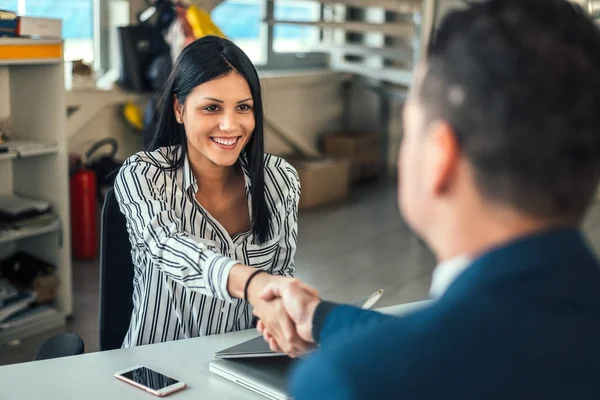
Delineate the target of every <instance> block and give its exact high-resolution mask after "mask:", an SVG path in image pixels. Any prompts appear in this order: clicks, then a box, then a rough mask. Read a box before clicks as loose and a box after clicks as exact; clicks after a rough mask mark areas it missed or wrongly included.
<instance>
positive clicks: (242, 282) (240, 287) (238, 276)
mask: <svg viewBox="0 0 600 400" xmlns="http://www.w3.org/2000/svg"><path fill="white" fill-rule="evenodd" d="M254 273H256V268H252V267H249V266H247V265H243V264H236V265H234V266H233V268H232V269H231V271H230V272H229V277H228V279H227V291H228V292H229V295H230V296H231V297H235V298H238V299H244V290H245V289H247V292H248V293H247V294H248V298H247V299H245V300H246V301H249V302H250V303H252V301H253V300H254V298H256V295H258V292H259V291H260V290H262V288H263V287H265V286H266V284H267V283H268V281H269V278H270V275H269V274H267V273H266V272H264V273H262V274H258V275H256V276H254V277H252V280H251V281H250V282H248V279H250V277H251V276H252V274H254ZM248 283H249V284H248ZM247 284H248V285H247ZM246 285H247V286H248V287H246Z"/></svg>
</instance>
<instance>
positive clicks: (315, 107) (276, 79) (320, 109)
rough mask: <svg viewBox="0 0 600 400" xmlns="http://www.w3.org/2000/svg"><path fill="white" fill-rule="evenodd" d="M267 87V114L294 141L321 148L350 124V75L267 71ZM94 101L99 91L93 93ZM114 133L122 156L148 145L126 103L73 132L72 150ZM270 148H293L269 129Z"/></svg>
mask: <svg viewBox="0 0 600 400" xmlns="http://www.w3.org/2000/svg"><path fill="white" fill-rule="evenodd" d="M261 75H262V76H263V77H262V80H261V82H262V86H263V96H264V104H265V114H266V117H267V119H268V120H271V121H273V122H274V125H277V126H281V127H285V131H286V133H287V134H288V136H291V137H292V140H294V141H296V142H298V143H301V144H302V145H304V146H308V147H311V148H313V149H317V140H318V137H319V135H321V134H322V133H324V132H328V131H334V130H339V129H342V128H343V127H344V118H345V115H346V114H345V108H344V107H345V104H346V103H345V101H344V91H343V85H344V82H346V81H347V79H348V77H347V75H345V74H341V73H335V72H325V71H322V72H304V73H302V72H296V73H293V74H291V73H290V72H287V73H267V72H265V73H263V74H261ZM90 99H91V101H93V96H91V97H90ZM105 137H113V138H116V139H117V140H118V142H119V152H118V154H117V156H118V157H119V158H121V159H123V158H125V157H127V156H129V155H131V154H134V153H135V152H136V151H139V150H140V149H141V148H142V138H141V136H140V135H139V133H138V132H136V131H135V130H134V129H133V128H131V127H130V126H128V125H127V124H126V122H125V121H124V120H123V117H122V115H121V109H120V107H115V106H112V107H107V108H105V109H104V110H102V111H101V112H99V113H98V114H97V115H96V116H95V117H94V118H92V119H91V120H90V121H89V123H87V125H86V126H84V127H83V128H82V129H80V130H79V132H77V133H76V134H75V135H73V136H72V137H71V139H70V141H69V149H70V151H72V152H75V153H80V154H81V153H83V152H85V151H86V150H87V149H88V148H89V147H90V146H91V145H92V144H93V143H94V142H95V141H97V140H99V139H102V138H105ZM265 141H266V150H267V152H269V153H273V154H278V155H283V154H289V153H290V152H292V151H293V150H292V148H291V147H290V146H288V145H287V144H286V142H285V141H283V140H281V139H280V138H279V137H278V136H276V135H275V134H274V133H273V132H272V131H270V130H267V134H266V139H265Z"/></svg>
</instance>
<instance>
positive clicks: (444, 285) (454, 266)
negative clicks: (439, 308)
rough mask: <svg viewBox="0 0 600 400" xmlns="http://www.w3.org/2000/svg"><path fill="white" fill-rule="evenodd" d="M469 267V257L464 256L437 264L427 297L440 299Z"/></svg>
mask: <svg viewBox="0 0 600 400" xmlns="http://www.w3.org/2000/svg"><path fill="white" fill-rule="evenodd" d="M469 265H471V257H469V256H467V255H464V254H461V255H459V256H457V257H454V258H451V259H449V260H446V261H444V262H442V263H440V264H438V266H437V267H435V270H434V271H433V276H432V278H431V288H430V289H429V295H430V296H431V297H432V298H434V299H438V298H440V297H442V296H443V295H444V293H445V292H446V290H448V288H449V287H450V285H452V283H453V282H454V281H455V280H456V278H458V276H459V275H460V274H462V273H463V272H464V270H465V269H467V267H469Z"/></svg>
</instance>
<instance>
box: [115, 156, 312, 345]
mask: <svg viewBox="0 0 600 400" xmlns="http://www.w3.org/2000/svg"><path fill="white" fill-rule="evenodd" d="M179 151H180V150H179V148H178V147H165V148H161V149H158V150H156V151H153V152H140V153H137V154H135V155H133V156H132V157H130V158H129V159H128V160H127V161H126V162H125V163H124V164H123V166H122V167H121V170H120V171H119V173H118V175H117V178H116V181H115V196H116V198H117V201H118V202H119V207H120V209H121V212H123V214H124V215H125V217H126V220H127V230H128V232H129V239H130V242H131V245H132V250H131V256H132V259H133V264H134V268H135V273H134V279H133V286H134V288H133V289H134V290H133V313H132V316H131V321H130V326H129V330H128V332H127V335H126V336H125V340H124V342H123V347H131V346H136V345H143V344H149V343H157V342H165V341H169V340H177V339H184V338H190V337H196V336H204V335H211V334H216V333H224V332H231V331H236V330H242V329H248V328H251V327H253V320H254V318H253V316H252V308H251V306H250V305H249V303H247V302H246V301H244V300H241V299H233V298H231V296H230V295H229V293H228V292H227V279H228V275H229V271H230V270H231V268H232V267H233V266H234V265H235V264H238V263H243V264H245V265H249V266H253V267H256V268H261V269H263V270H265V271H267V272H269V273H271V274H273V275H285V276H291V275H293V273H294V255H295V252H296V241H297V232H298V201H299V199H300V182H299V179H298V175H297V173H296V171H295V170H294V168H293V167H292V166H291V165H290V164H288V163H287V162H286V161H284V160H283V159H281V158H278V157H275V156H272V155H265V198H266V201H267V203H268V206H269V208H270V210H271V213H272V222H271V224H272V227H273V230H272V232H274V234H272V236H271V237H270V240H268V241H267V242H266V243H264V244H262V245H258V244H256V243H255V242H254V240H253V235H252V234H251V232H250V231H248V232H245V233H240V234H236V235H233V236H230V235H229V234H228V233H227V231H226V230H225V229H224V228H223V227H222V226H221V224H219V222H218V221H217V220H216V219H214V218H213V217H212V216H211V215H210V214H209V213H208V212H207V211H206V210H205V209H204V208H203V207H202V206H201V205H200V204H199V203H198V201H197V200H196V199H195V193H196V192H197V191H198V185H197V182H196V179H195V178H194V175H193V173H192V170H191V167H190V164H189V162H188V159H187V157H186V158H185V161H184V165H183V167H182V168H179V169H176V170H175V169H169V160H171V159H173V158H174V157H176V156H177V155H178V154H179ZM240 164H241V166H242V170H243V171H244V176H245V181H246V195H247V196H248V204H249V206H248V207H249V210H252V207H250V204H251V201H252V199H251V196H250V192H249V187H250V179H249V175H248V170H247V163H246V162H245V160H244V159H243V158H240Z"/></svg>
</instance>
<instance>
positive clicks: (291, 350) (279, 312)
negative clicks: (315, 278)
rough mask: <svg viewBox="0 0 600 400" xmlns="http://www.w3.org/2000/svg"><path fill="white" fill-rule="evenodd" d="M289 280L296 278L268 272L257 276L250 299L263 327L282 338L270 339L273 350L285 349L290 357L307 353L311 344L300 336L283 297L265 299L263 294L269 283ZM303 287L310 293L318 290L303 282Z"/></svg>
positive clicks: (250, 291) (282, 282)
mask: <svg viewBox="0 0 600 400" xmlns="http://www.w3.org/2000/svg"><path fill="white" fill-rule="evenodd" d="M287 281H295V280H294V279H292V278H284V277H277V276H271V275H268V274H266V273H265V274H260V275H258V276H256V277H255V278H254V279H253V280H252V281H251V282H250V286H249V287H248V301H249V302H250V304H252V306H253V307H254V315H256V316H257V317H259V318H260V321H259V324H260V326H261V328H262V329H263V330H267V331H268V332H269V333H271V334H272V335H273V336H274V337H276V338H280V342H279V341H278V342H277V343H275V342H274V341H273V342H271V341H268V342H269V345H270V348H271V350H273V351H276V352H279V351H283V352H285V353H286V354H288V355H290V357H296V356H298V355H300V354H303V353H306V352H307V351H308V350H309V349H310V347H311V345H310V344H309V343H307V342H306V341H304V340H302V339H301V338H300V337H299V335H298V333H297V329H296V326H295V324H294V323H293V322H292V320H291V318H290V317H289V316H288V314H287V310H286V309H285V307H284V303H283V301H282V299H278V298H268V299H265V298H263V296H262V293H263V292H264V290H265V289H266V288H267V287H268V286H269V285H271V284H278V283H280V284H284V282H287ZM301 287H302V288H303V289H304V290H306V291H308V292H310V293H315V294H316V290H315V289H314V288H312V287H311V286H309V285H306V284H303V283H302V284H301ZM261 333H262V331H261Z"/></svg>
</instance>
